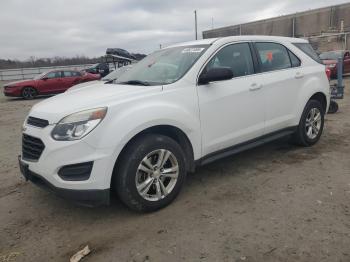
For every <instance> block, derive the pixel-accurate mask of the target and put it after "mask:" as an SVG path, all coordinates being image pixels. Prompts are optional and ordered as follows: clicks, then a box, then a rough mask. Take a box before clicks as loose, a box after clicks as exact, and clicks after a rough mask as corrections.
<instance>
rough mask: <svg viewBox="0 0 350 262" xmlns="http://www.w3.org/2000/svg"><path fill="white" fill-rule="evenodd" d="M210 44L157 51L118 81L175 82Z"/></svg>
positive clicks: (126, 82) (120, 82) (165, 83)
mask: <svg viewBox="0 0 350 262" xmlns="http://www.w3.org/2000/svg"><path fill="white" fill-rule="evenodd" d="M208 46H209V45H193V46H180V47H172V48H166V49H162V50H159V51H156V52H154V53H153V54H151V55H149V56H147V57H145V58H144V59H142V60H141V61H140V62H138V63H137V64H136V65H135V66H133V68H131V69H130V70H129V71H127V72H126V73H125V74H123V75H122V76H120V78H119V79H118V80H117V82H116V83H117V84H131V85H133V84H134V85H139V84H141V85H167V84H171V83H174V82H176V81H177V80H179V79H180V78H181V77H182V76H184V75H185V73H186V72H187V71H188V70H189V69H190V68H191V67H192V66H193V64H194V63H195V62H196V61H197V59H198V58H199V57H200V56H201V55H202V54H203V53H204V52H205V50H206V49H207V48H208Z"/></svg>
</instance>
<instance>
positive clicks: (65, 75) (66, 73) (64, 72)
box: [63, 71, 73, 77]
mask: <svg viewBox="0 0 350 262" xmlns="http://www.w3.org/2000/svg"><path fill="white" fill-rule="evenodd" d="M72 76H73V74H72V71H63V77H72Z"/></svg>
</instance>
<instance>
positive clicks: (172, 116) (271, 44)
mask: <svg viewBox="0 0 350 262" xmlns="http://www.w3.org/2000/svg"><path fill="white" fill-rule="evenodd" d="M329 99H330V96H329V82H328V79H327V76H326V73H325V67H324V65H322V64H319V63H318V57H317V55H316V54H315V53H314V51H313V49H312V47H311V46H310V45H309V43H308V42H307V41H305V40H302V39H294V38H283V37H266V36H240V37H227V38H219V39H207V40H201V41H195V42H189V43H183V44H177V45H174V46H171V47H168V48H165V49H161V50H159V51H156V52H154V53H153V54H151V55H149V56H147V57H146V58H144V59H143V60H142V61H140V62H139V63H138V64H136V65H135V66H134V67H133V68H132V69H130V70H129V71H128V72H126V73H125V74H123V75H122V76H121V77H120V78H119V79H118V80H117V81H116V83H106V84H104V83H96V84H94V85H92V86H90V87H89V88H83V89H77V90H72V91H70V92H66V93H64V94H61V95H58V96H55V97H52V98H50V99H47V100H45V101H43V102H40V103H38V104H37V105H35V106H34V107H33V108H32V110H31V111H30V113H29V116H28V117H27V119H26V120H25V123H24V126H23V141H22V142H23V150H22V155H21V156H20V157H19V162H20V167H21V171H22V173H23V174H24V176H25V177H26V179H28V180H31V181H32V182H34V183H37V184H39V185H43V186H45V187H48V188H50V189H52V190H53V191H55V192H56V193H58V194H60V195H62V196H64V197H67V198H71V199H73V200H74V201H76V202H79V203H82V204H86V205H100V204H108V203H109V198H110V191H111V190H114V191H115V192H116V193H117V194H118V195H119V197H120V199H121V201H122V202H123V203H125V204H126V205H127V206H128V207H130V208H132V209H134V210H138V211H154V210H157V209H159V208H162V207H164V206H166V205H168V204H169V203H170V202H171V201H173V200H174V198H175V197H176V196H177V195H178V193H179V192H180V189H181V187H182V186H183V184H184V181H185V177H186V173H187V172H189V171H190V172H193V171H194V170H195V167H196V166H198V165H204V164H207V163H209V162H211V161H213V160H216V159H218V158H221V157H226V156H228V155H230V154H233V153H237V152H239V151H242V150H245V149H249V148H251V147H254V146H257V145H261V144H263V143H266V142H269V141H271V140H273V139H276V138H279V137H281V136H285V135H292V137H293V138H294V141H296V142H297V143H299V144H300V145H303V146H311V145H313V144H315V143H316V142H317V141H318V140H319V138H320V136H321V134H322V130H323V124H324V115H325V113H326V112H327V110H328V106H329Z"/></svg>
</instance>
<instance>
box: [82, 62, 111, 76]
mask: <svg viewBox="0 0 350 262" xmlns="http://www.w3.org/2000/svg"><path fill="white" fill-rule="evenodd" d="M84 71H85V72H87V73H90V74H100V75H101V77H105V76H106V75H108V74H109V71H110V70H109V65H108V64H107V63H98V64H94V65H93V66H91V67H89V68H87V69H85V70H84Z"/></svg>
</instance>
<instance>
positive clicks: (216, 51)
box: [196, 40, 259, 86]
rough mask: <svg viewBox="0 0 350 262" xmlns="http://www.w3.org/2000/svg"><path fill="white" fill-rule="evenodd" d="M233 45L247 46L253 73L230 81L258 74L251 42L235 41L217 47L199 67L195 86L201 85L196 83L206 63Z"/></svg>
mask: <svg viewBox="0 0 350 262" xmlns="http://www.w3.org/2000/svg"><path fill="white" fill-rule="evenodd" d="M235 44H248V46H249V49H250V55H251V57H252V61H253V70H254V72H253V73H252V74H249V75H244V76H237V77H233V78H232V79H239V78H242V77H249V76H253V75H256V74H258V73H259V72H258V71H257V70H258V69H259V66H258V64H257V61H256V57H255V55H254V53H253V50H252V49H253V46H252V44H253V41H249V40H243V41H235V42H230V43H226V44H223V45H222V46H219V47H218V48H217V49H216V50H215V51H214V52H213V53H212V54H211V56H210V57H209V58H208V59H207V60H206V61H205V63H203V65H202V66H201V68H200V70H199V72H198V74H197V81H196V83H197V86H200V85H201V84H199V83H198V80H199V77H200V75H201V74H202V73H203V70H204V69H205V68H206V66H207V65H208V63H209V62H210V61H211V59H212V58H213V57H214V56H215V55H216V54H217V53H218V52H220V51H221V50H222V49H224V48H225V47H227V46H230V45H235ZM232 79H229V80H224V81H230V80H232ZM220 82H223V81H220Z"/></svg>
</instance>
